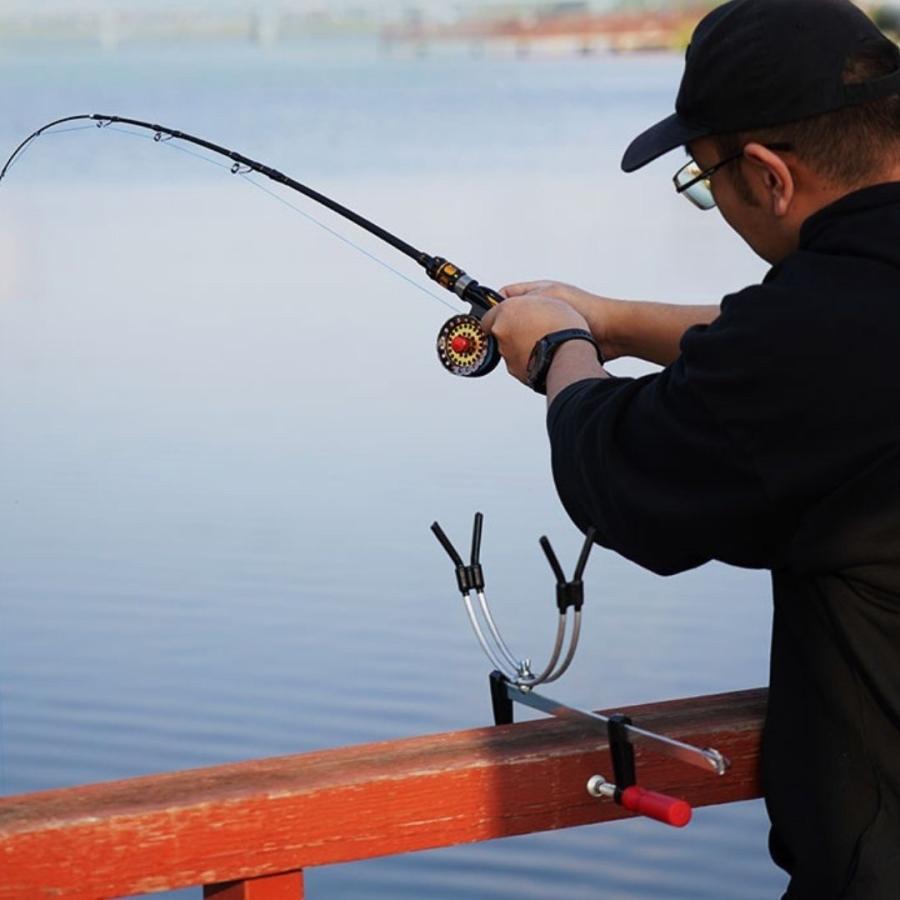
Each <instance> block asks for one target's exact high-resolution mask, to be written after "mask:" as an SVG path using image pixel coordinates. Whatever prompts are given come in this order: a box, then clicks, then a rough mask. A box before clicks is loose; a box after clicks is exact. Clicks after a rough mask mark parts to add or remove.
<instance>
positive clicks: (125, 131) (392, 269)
mask: <svg viewBox="0 0 900 900" xmlns="http://www.w3.org/2000/svg"><path fill="white" fill-rule="evenodd" d="M95 127H96V126H95V125H82V126H80V127H79V128H78V129H75V128H73V129H71V130H72V131H75V130H80V129H81V128H95ZM104 130H105V131H115V132H117V133H118V134H126V135H128V136H129V137H134V138H139V139H140V140H142V141H154V138H152V137H151V136H149V135H146V134H141V133H140V132H137V131H132V130H131V129H128V128H122V127H121V126H119V125H108V126H106V127H105V128H104ZM51 133H56V134H58V133H59V132H51ZM154 142H155V143H157V144H161V145H162V146H164V147H167V148H168V149H170V150H177V151H178V152H179V153H184V154H186V155H187V156H192V157H193V158H194V159H199V160H201V161H202V162H205V163H209V164H210V165H211V166H215V167H216V168H217V169H224V170H226V171H232V166H230V165H228V164H227V163H221V162H219V161H218V160H217V159H212V158H211V157H209V156H205V155H204V154H202V153H197V151H196V150H191V149H190V147H182V146H181V145H180V144H177V143H175V142H174V141H171V140H168V141H163V140H159V141H154ZM232 174H235V175H239V176H240V177H241V178H242V179H243V180H244V181H246V182H247V183H248V184H251V185H253V187H255V188H257V189H258V190H260V191H262V192H263V193H264V194H268V195H269V196H270V197H272V198H273V199H274V200H277V201H278V202H279V203H281V204H283V205H284V206H286V207H287V208H288V209H291V210H293V211H294V212H295V213H297V214H299V215H301V216H303V218H304V219H306V220H307V221H309V222H312V224H313V225H317V226H318V227H319V228H321V229H322V230H323V231H325V232H327V233H328V234H330V235H332V237H336V238H337V239H338V240H339V241H342V242H343V243H345V244H346V245H347V246H348V247H352V248H353V249H354V250H356V251H358V252H359V253H361V254H362V255H363V256H366V257H368V258H369V259H371V260H372V261H373V262H376V263H378V265H380V266H382V267H384V268H385V269H387V270H388V271H389V272H393V274H394V275H396V276H397V277H398V278H402V279H403V280H404V281H405V282H406V283H407V284H410V285H412V286H413V287H414V288H415V289H416V290H418V291H421V292H422V293H423V294H427V295H428V296H429V297H431V298H432V299H433V300H437V302H438V303H440V304H441V305H442V306H446V307H447V309H450V310H452V311H453V312H456V307H455V306H453V305H452V304H450V303H448V302H447V301H446V300H445V299H444V298H443V297H441V296H439V295H438V294H435V293H434V291H429V290H428V288H426V287H423V286H422V285H421V284H419V283H418V282H417V281H414V280H413V279H412V278H410V277H409V276H408V275H407V274H405V273H404V272H401V271H400V270H399V269H397V268H395V267H394V266H392V265H391V264H390V263H388V262H386V261H385V260H383V259H382V258H381V257H380V256H378V255H377V254H375V253H372V252H371V251H370V250H367V249H366V248H365V247H363V246H362V245H360V244H357V243H356V242H355V241H353V240H351V239H350V238H348V237H347V236H346V235H344V234H341V232H339V231H337V230H336V229H334V228H332V227H331V226H330V225H326V224H325V223H324V222H323V221H321V220H320V219H317V218H316V217H315V216H314V215H312V214H311V213H308V212H307V211H306V210H305V209H301V208H300V207H299V206H297V205H296V204H294V203H291V201H290V200H288V199H287V198H285V197H282V196H281V195H280V194H277V193H275V191H273V190H271V189H270V188H267V187H266V186H265V185H264V184H260V183H259V182H258V181H256V180H255V179H253V178H251V177H250V174H249V173H248V172H241V171H238V172H232Z"/></svg>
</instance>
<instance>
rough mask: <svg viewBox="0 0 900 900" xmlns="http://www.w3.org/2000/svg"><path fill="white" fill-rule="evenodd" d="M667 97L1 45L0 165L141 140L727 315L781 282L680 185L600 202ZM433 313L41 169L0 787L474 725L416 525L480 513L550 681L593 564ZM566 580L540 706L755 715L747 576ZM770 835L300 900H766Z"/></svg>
mask: <svg viewBox="0 0 900 900" xmlns="http://www.w3.org/2000/svg"><path fill="white" fill-rule="evenodd" d="M680 68H681V64H680V61H679V60H678V59H677V58H675V57H667V56H646V57H641V56H636V57H623V58H586V59H526V60H517V59H508V60H504V59H490V58H482V59H478V60H471V59H466V58H462V57H456V58H450V57H444V58H441V57H432V58H423V59H402V58H396V59H390V58H384V57H380V56H379V55H378V53H377V52H376V50H375V48H373V47H368V46H365V45H359V46H358V47H347V46H344V45H342V46H339V47H338V46H332V45H323V44H313V45H310V46H305V47H298V46H294V47H281V48H278V49H276V50H272V51H269V52H262V51H259V50H256V49H253V48H249V47H248V48H244V47H232V48H220V49H209V48H200V49H198V48H196V47H193V48H192V47H184V48H178V47H175V48H168V49H162V48H159V49H156V50H150V49H134V48H126V49H125V50H123V51H120V52H118V53H112V54H110V55H103V54H101V53H99V52H95V51H92V50H89V49H83V50H63V49H59V48H47V49H45V50H39V49H36V50H33V51H31V52H28V53H25V52H24V51H22V52H16V51H11V50H7V51H6V53H5V55H4V57H3V58H2V60H0V80H2V83H3V85H4V95H5V102H4V115H3V117H2V119H0V150H2V149H3V148H6V147H8V148H9V149H10V150H11V149H12V148H13V147H14V146H15V145H16V144H17V143H18V141H19V140H21V139H22V138H23V137H25V135H27V134H28V133H29V132H30V131H32V130H33V129H34V128H36V127H38V126H39V125H41V124H43V123H44V122H46V121H49V120H50V119H53V118H56V117H59V116H65V115H70V114H73V113H81V112H102V113H112V114H119V115H125V116H132V117H136V118H145V119H151V120H158V121H160V122H162V123H164V124H166V125H169V126H172V127H175V128H181V129H183V130H185V131H189V132H193V133H195V134H199V135H202V136H204V137H207V138H209V139H211V140H214V141H218V142H221V143H223V144H225V145H227V146H230V147H233V148H234V149H237V150H240V151H241V152H243V153H245V154H247V155H249V156H251V157H254V158H256V159H261V160H264V161H266V162H268V163H270V164H272V165H274V166H276V167H278V168H281V169H282V170H283V171H285V172H287V173H289V174H291V175H293V176H295V177H296V178H298V179H300V180H301V181H304V182H306V183H308V184H311V185H312V186H314V187H317V188H318V189H320V190H322V191H325V192H326V193H329V192H330V193H331V194H332V195H333V196H334V197H335V198H336V199H338V200H341V201H342V202H345V203H347V204H348V205H350V206H352V207H354V208H356V209H357V210H359V211H360V212H361V213H363V214H364V215H369V216H371V217H372V218H374V219H376V220H377V221H378V222H379V223H381V224H383V225H384V226H385V227H387V228H390V229H392V230H394V231H396V232H397V233H398V234H399V235H400V236H401V237H403V238H405V239H407V240H409V241H410V242H412V243H413V244H415V245H417V246H419V247H421V248H423V249H425V250H426V251H428V252H431V253H435V254H441V255H444V256H449V257H450V258H452V259H453V260H454V261H455V262H457V263H459V264H460V265H462V266H464V267H465V268H466V269H467V270H468V271H469V272H471V273H472V274H473V275H474V276H475V277H476V278H478V279H479V280H481V281H483V282H484V283H487V284H491V285H493V286H497V287H499V286H500V285H502V284H504V283H506V282H509V281H514V280H522V279H526V278H536V277H554V278H559V279H562V280H567V281H572V282H574V283H577V284H581V285H584V286H585V287H589V288H592V289H594V290H596V291H598V292H605V293H607V294H610V295H612V296H627V297H635V298H646V299H667V300H673V301H679V302H704V301H708V302H715V301H717V300H718V299H719V298H720V297H721V296H722V295H723V294H724V293H726V292H728V291H730V290H733V289H736V288H739V287H741V286H743V285H744V284H746V283H748V282H751V281H755V280H758V279H759V278H760V277H761V275H762V274H763V272H764V267H763V265H762V263H760V262H759V261H758V260H755V259H754V258H753V257H752V256H751V254H750V252H749V251H748V250H746V249H745V248H744V247H743V245H742V244H741V243H740V241H739V239H738V238H736V237H735V236H734V235H733V234H731V233H730V232H729V231H728V229H727V228H726V227H725V226H724V224H723V223H722V222H721V220H720V219H719V218H718V216H717V214H715V213H709V214H705V215H704V214H702V213H700V212H698V211H696V210H694V209H693V208H691V207H690V206H689V205H688V204H687V203H685V201H684V200H682V199H680V198H678V197H676V195H675V194H674V192H673V191H672V188H671V180H670V176H671V174H672V172H674V170H675V169H676V168H677V167H678V165H679V163H680V160H679V159H677V156H678V154H673V155H672V156H671V157H668V158H666V159H665V160H663V161H661V162H660V163H658V164H656V165H654V166H651V167H649V168H648V169H647V170H645V171H643V172H641V173H639V174H637V175H633V176H629V177H626V176H624V175H622V174H621V173H620V171H619V169H618V160H619V158H620V156H621V153H622V151H623V149H624V147H625V145H626V144H627V142H628V141H629V139H630V138H631V137H633V136H634V134H636V133H637V132H638V131H639V130H641V129H642V128H643V127H645V126H647V125H649V124H651V123H652V122H654V121H656V119H658V118H660V117H662V116H663V115H666V114H668V112H669V111H670V110H671V107H672V101H673V96H674V91H675V86H676V84H677V80H678V77H679V74H680ZM288 199H289V200H290V202H291V203H296V204H297V205H298V206H300V207H301V208H302V209H303V210H304V211H306V212H308V213H311V214H313V215H314V216H315V217H316V218H317V219H320V220H321V221H322V222H323V223H324V224H327V225H328V226H329V227H333V228H336V229H337V230H338V231H339V232H341V233H342V234H344V235H346V237H348V238H349V239H351V240H352V241H354V242H355V243H358V244H359V245H361V246H362V247H363V248H365V249H366V250H367V251H369V252H371V253H374V254H376V255H377V256H378V257H380V258H381V259H382V260H384V261H385V262H386V263H388V264H389V265H390V266H392V267H395V268H397V269H399V270H400V271H401V272H402V273H403V274H404V275H406V276H408V277H410V278H412V279H413V280H415V281H416V282H418V283H419V284H422V285H425V284H426V280H425V279H424V277H423V276H421V275H420V274H419V271H418V269H417V268H416V267H415V266H414V265H413V264H411V263H409V262H408V261H407V260H406V259H405V258H403V257H402V256H400V255H398V254H396V253H395V252H394V251H392V250H391V249H390V248H388V247H386V246H383V245H381V244H379V243H378V242H376V241H375V240H374V239H369V238H368V237H367V236H366V235H360V234H359V233H358V232H357V231H356V230H355V229H354V228H353V226H351V225H349V224H347V223H342V222H340V221H339V220H335V219H334V218H332V217H330V216H329V214H328V213H326V212H325V211H323V210H320V209H317V208H316V207H314V206H311V205H307V204H305V203H304V201H303V200H302V198H298V197H297V196H296V195H292V196H290V197H288ZM436 290H438V289H437V288H435V291H436ZM441 301H442V302H443V303H448V302H449V304H450V306H456V305H455V304H454V301H453V298H452V297H450V295H446V296H444V297H441ZM449 314H450V310H449V309H448V308H447V307H446V306H445V305H441V303H439V302H438V301H437V300H436V299H434V298H430V297H428V296H426V295H425V294H423V293H421V292H420V291H418V290H416V289H415V287H413V286H411V285H410V284H408V283H407V282H405V281H403V280H402V279H401V278H398V277H397V276H396V275H394V274H392V273H391V272H390V271H387V270H386V269H385V268H383V267H381V266H379V265H377V264H376V263H374V262H373V261H372V260H371V259H369V258H367V257H366V256H364V255H363V254H361V253H358V252H356V251H355V250H354V249H352V248H350V247H348V246H347V245H346V244H344V243H341V242H340V241H338V240H336V239H335V238H334V237H333V236H331V235H330V234H328V233H326V232H325V231H323V230H322V229H320V228H318V227H316V226H315V225H314V224H310V223H309V222H308V221H306V220H304V218H302V217H301V216H299V215H297V213H296V212H294V211H292V210H291V209H289V208H287V207H286V206H285V205H283V204H281V203H278V202H275V201H274V200H272V199H271V198H270V197H267V196H265V195H264V194H263V193H262V192H260V191H259V190H256V189H255V188H254V187H253V186H252V185H250V184H247V183H246V182H244V181H242V180H241V179H239V178H234V177H233V176H232V175H230V174H229V173H228V171H227V169H225V170H223V169H221V168H220V167H217V166H214V165H210V164H208V163H207V162H204V161H201V160H197V159H193V158H190V157H188V156H186V155H184V154H182V153H178V152H173V150H172V147H170V146H166V145H164V144H163V145H160V144H155V143H154V142H153V141H152V140H148V139H143V138H142V139H137V138H135V137H133V136H130V135H125V134H122V133H115V132H112V131H111V130H109V129H104V130H102V131H101V130H97V129H95V128H90V129H88V130H85V131H83V132H77V133H72V132H70V133H65V134H58V135H48V136H46V137H43V138H41V139H40V140H39V141H38V142H36V143H35V144H34V145H33V147H32V148H31V149H30V151H29V152H28V154H27V155H26V156H24V157H23V158H22V159H21V161H20V162H19V164H18V165H17V166H16V168H15V169H14V170H13V172H12V174H11V176H10V178H9V180H8V181H7V182H4V184H3V186H2V188H0V510H2V515H0V792H2V793H6V794H12V793H19V792H23V791H33V790H40V789H45V788H51V787H57V786H61V785H71V784H78V783H82V782H89V781H99V780H106V779H113V778H125V777H129V776H132V775H138V774H144V773H149V772H160V771H168V770H174V769H181V768H186V767H193V766H204V765H212V764H216V763H221V762H226V761H233V760H240V759H246V758H252V757H261V756H270V755H277V754H286V753H297V752H303V751H307V750H313V749H318V748H326V747H333V746H339V745H344V744H349V743H356V742H369V741H375V740H381V739H390V738H399V737H404V736H409V735H415V734H424V733H428V732H435V731H442V730H450V729H458V728H467V727H473V726H478V725H483V724H487V723H488V722H489V721H490V704H489V698H488V693H487V685H486V675H487V671H488V668H489V666H488V664H487V662H486V661H485V660H484V659H483V657H482V656H481V653H480V650H479V649H478V647H477V645H476V643H475V641H474V640H473V638H472V636H471V634H470V631H469V628H468V624H467V622H466V620H465V617H464V613H463V610H462V609H461V607H460V605H459V602H458V598H457V597H456V590H455V581H454V579H453V575H452V571H451V568H450V565H449V563H448V560H447V559H446V557H445V556H444V555H443V552H442V551H441V550H440V548H439V547H438V545H437V543H436V542H435V541H434V539H433V537H432V536H431V534H430V532H429V530H428V526H429V524H430V523H431V521H432V520H433V519H435V518H437V519H439V520H440V521H441V522H442V524H443V525H444V527H445V528H446V530H447V531H448V532H449V533H450V534H451V536H453V537H454V538H456V539H457V540H458V541H459V542H460V543H463V544H464V543H465V542H466V539H467V535H468V532H469V528H470V525H471V516H472V514H473V512H474V511H475V510H476V509H481V510H483V511H484V513H485V515H486V523H485V537H484V547H483V558H484V562H485V566H486V572H487V576H488V579H489V585H490V589H491V597H492V599H493V602H494V604H495V607H496V611H497V614H498V618H499V619H500V620H501V623H502V624H503V626H504V629H505V631H506V633H507V635H508V638H509V641H510V643H512V644H513V645H514V648H521V649H519V652H520V653H522V654H523V655H530V656H532V657H534V658H535V659H536V661H539V660H541V659H542V658H543V654H544V653H546V652H547V650H548V649H549V646H550V643H551V638H552V629H553V627H554V615H555V606H554V602H553V601H554V596H553V586H552V579H551V577H550V572H549V570H548V569H547V566H546V562H545V561H544V559H543V557H542V555H541V553H540V551H539V548H538V545H537V539H538V537H539V536H540V535H541V534H544V533H546V534H548V535H549V536H550V537H551V539H552V540H553V542H554V545H555V547H556V548H557V552H558V553H559V554H560V556H561V558H562V559H563V561H564V565H565V566H567V567H569V566H571V565H572V564H573V562H574V558H575V556H576V554H577V551H578V548H579V545H580V539H581V538H580V535H579V534H578V532H577V531H576V530H575V528H574V527H573V526H572V525H571V523H569V522H568V520H567V518H566V516H565V514H564V512H563V511H562V509H561V508H560V506H559V503H558V501H557V499H556V496H555V493H554V490H553V486H552V483H551V478H550V470H549V458H548V449H547V442H546V436H545V430H544V415H543V401H542V399H541V398H538V397H536V396H535V395H532V394H531V393H530V392H529V391H527V390H525V389H523V388H522V387H521V386H520V385H518V384H517V383H515V382H513V381H512V380H511V379H509V378H508V377H507V376H506V375H505V374H503V373H502V372H501V371H500V370H498V371H497V372H496V373H495V374H494V375H492V376H490V377H489V378H487V379H484V380H480V381H479V380H475V381H464V380H462V379H454V378H451V377H449V376H448V375H446V374H445V373H444V372H443V370H442V369H441V368H440V367H439V365H438V363H437V361H436V359H435V357H434V350H433V344H434V338H435V334H436V332H437V330H438V328H439V327H440V325H441V324H442V322H443V321H444V319H445V318H446V317H447V316H448V315H449ZM612 368H613V369H614V370H615V371H617V372H618V373H620V374H627V373H635V372H642V371H647V368H646V367H643V366H641V365H639V364H636V363H633V362H628V361H623V362H621V363H617V364H614V365H613V367H612ZM586 581H587V603H586V607H585V633H584V637H583V642H582V648H581V650H580V652H579V656H578V657H577V658H576V661H575V664H574V666H573V668H572V670H571V672H570V673H569V674H568V675H566V677H565V679H564V680H563V681H562V682H560V684H559V685H557V686H555V691H554V694H555V695H556V696H559V697H560V698H561V699H564V700H566V701H567V702H570V703H573V704H578V705H583V706H588V707H594V708H597V707H605V706H614V705H620V704H621V705H625V704H631V703H638V702H643V701H649V700H658V699H664V698H670V697H679V696H687V695H691V694H700V693H707V692H719V691H727V690H734V689H741V688H748V687H754V686H758V685H761V684H764V683H766V681H767V664H768V663H767V659H768V631H769V625H770V600H769V586H768V578H767V576H766V574H765V573H758V572H745V571H738V570H733V569H729V568H726V567H723V566H718V565H711V566H706V567H704V568H702V569H700V570H697V571H694V572H690V573H686V574H684V575H681V576H678V577H675V578H669V579H663V578H659V577H656V576H653V575H651V574H649V573H647V572H644V571H642V570H640V569H638V568H637V567H636V566H634V565H632V564H630V563H628V562H626V561H624V560H622V559H620V558H618V557H616V556H615V555H614V554H611V553H608V552H604V551H599V550H598V551H597V552H596V553H595V555H594V557H593V559H592V561H591V564H590V566H589V569H588V573H587V578H586ZM766 832H767V825H766V818H765V812H764V810H763V808H762V804H761V803H747V804H739V805H735V806H731V807H728V808H722V809H703V810H699V811H697V813H696V817H695V821H694V823H693V824H692V825H691V826H690V827H689V828H687V829H685V830H684V831H674V830H670V829H666V828H664V827H663V826H661V825H658V824H657V823H654V822H649V821H628V822H625V823H621V824H616V825H604V826H591V827H585V828H579V829H572V830H567V831H561V832H557V833H551V834H541V835H532V836H528V837H524V838H516V839H507V840H503V841H497V842H493V843H488V844H482V845H478V846H472V847H461V848H454V849H449V850H442V851H436V852H429V853H422V854H417V855H410V856H404V857H397V858H390V859H384V860H374V861H370V862H366V863H361V864H354V865H348V866H340V867H332V868H323V869H314V870H310V871H309V872H308V873H307V887H308V895H309V896H310V897H312V898H317V900H318V898H328V900H335V898H364V900H369V898H371V900H374V898H379V900H383V898H421V897H428V898H430V900H458V898H485V900H501V898H503V900H513V898H515V900H522V898H554V900H580V898H598V897H601V898H623V900H624V898H629V900H631V898H662V897H665V898H691V900H701V898H708V900H728V898H735V900H753V898H775V897H778V896H779V895H780V891H781V889H782V888H783V885H784V878H783V877H782V875H781V874H780V873H779V872H778V871H777V870H776V869H775V868H774V867H773V866H772V864H771V863H770V862H769V860H768V856H767V854H766V850H765V845H766ZM0 877H4V878H14V877H15V874H14V873H2V875H0ZM170 896H178V897H198V896H199V891H198V890H190V891H182V892H179V893H178V894H177V895H170Z"/></svg>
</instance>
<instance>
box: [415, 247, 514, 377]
mask: <svg viewBox="0 0 900 900" xmlns="http://www.w3.org/2000/svg"><path fill="white" fill-rule="evenodd" d="M426 271H427V272H428V277H429V278H431V279H432V280H434V281H436V282H437V283H438V284H439V285H440V286H441V287H443V288H446V289H447V290H448V291H453V293H454V294H456V295H457V296H458V297H460V298H461V299H462V300H465V301H466V302H467V303H469V304H470V306H471V308H472V311H471V312H470V313H467V314H461V315H458V316H453V318H452V319H448V320H447V321H446V322H445V323H444V327H443V328H441V330H440V331H439V332H438V338H437V353H438V359H439V360H440V361H441V365H442V366H443V367H444V368H445V369H446V370H447V371H448V372H450V374H451V375H460V376H462V377H463V378H481V377H482V376H484V375H487V374H488V373H489V372H493V371H494V369H496V368H497V364H498V363H499V362H500V350H499V348H498V347H497V341H496V339H495V338H493V337H491V335H489V334H488V333H487V332H486V331H485V330H484V328H482V327H481V317H482V316H483V315H484V314H485V313H486V312H487V311H488V310H489V309H491V308H492V307H494V306H496V305H497V304H498V303H501V302H502V301H503V297H501V296H500V294H498V293H497V292H496V291H492V290H491V289H490V288H488V287H484V286H483V285H480V284H479V283H478V282H477V281H475V279H474V278H472V277H470V276H469V275H467V274H466V273H465V272H463V270H462V269H460V268H459V267H458V266H455V265H454V264H453V263H451V262H448V261H447V260H446V259H443V258H442V257H440V256H436V257H432V258H431V259H430V261H429V264H428V265H427V268H426Z"/></svg>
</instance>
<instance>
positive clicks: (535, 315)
mask: <svg viewBox="0 0 900 900" xmlns="http://www.w3.org/2000/svg"><path fill="white" fill-rule="evenodd" d="M481 324H482V326H483V327H484V330H485V331H487V332H488V334H492V335H493V336H494V337H495V338H496V339H497V344H498V346H499V348H500V353H501V354H502V355H503V358H504V359H505V360H506V367H507V369H509V372H510V374H511V375H513V376H514V377H515V378H518V379H519V381H521V382H522V383H523V384H528V377H527V373H526V370H527V367H528V358H529V357H530V356H531V351H532V350H533V349H534V345H535V344H536V343H537V342H538V341H539V340H540V339H541V338H542V337H544V336H545V335H548V334H550V333H551V332H554V331H562V330H563V329H565V328H583V329H585V331H588V330H590V329H589V328H588V323H587V322H586V321H585V318H584V316H582V315H581V314H580V313H579V312H577V311H576V310H575V309H573V308H572V307H571V306H570V305H569V304H568V303H565V302H563V301H562V300H558V299H556V298H555V297H548V296H546V295H544V294H535V293H529V294H525V295H523V296H521V297H511V298H510V299H509V300H505V301H504V302H503V303H500V304H498V305H497V306H495V307H494V308H493V309H492V310H490V311H489V312H488V313H487V314H486V315H485V317H484V318H483V319H482V320H481Z"/></svg>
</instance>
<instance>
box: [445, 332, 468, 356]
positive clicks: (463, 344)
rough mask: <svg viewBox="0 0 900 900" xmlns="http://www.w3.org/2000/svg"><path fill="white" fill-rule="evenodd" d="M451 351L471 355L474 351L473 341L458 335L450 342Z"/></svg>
mask: <svg viewBox="0 0 900 900" xmlns="http://www.w3.org/2000/svg"><path fill="white" fill-rule="evenodd" d="M450 349H451V350H452V351H453V352H454V353H469V352H470V351H471V350H472V341H471V339H470V338H467V337H464V336H463V335H461V334H458V335H457V336H456V337H455V338H453V340H452V341H450Z"/></svg>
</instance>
